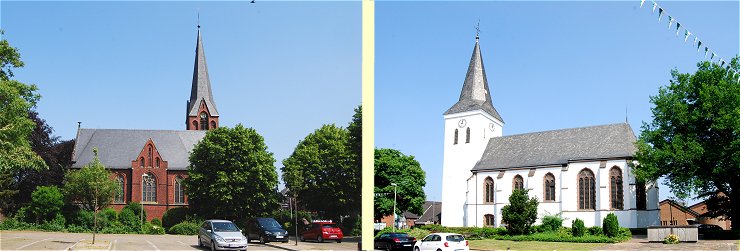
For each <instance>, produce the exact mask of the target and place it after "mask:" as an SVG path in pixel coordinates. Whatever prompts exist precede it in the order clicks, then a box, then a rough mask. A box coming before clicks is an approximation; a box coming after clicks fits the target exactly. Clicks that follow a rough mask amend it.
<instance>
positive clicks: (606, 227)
mask: <svg viewBox="0 0 740 251" xmlns="http://www.w3.org/2000/svg"><path fill="white" fill-rule="evenodd" d="M601 225H602V226H603V228H602V230H603V231H604V235H606V236H608V237H614V236H617V235H618V234H619V220H618V219H617V215H615V214H614V213H609V214H607V215H606V218H604V222H602V224H601Z"/></svg>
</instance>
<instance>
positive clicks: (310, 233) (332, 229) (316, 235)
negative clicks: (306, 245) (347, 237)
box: [300, 222, 344, 243]
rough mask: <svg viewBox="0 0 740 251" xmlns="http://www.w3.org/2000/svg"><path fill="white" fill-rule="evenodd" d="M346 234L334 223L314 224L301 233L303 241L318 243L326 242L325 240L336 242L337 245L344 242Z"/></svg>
mask: <svg viewBox="0 0 740 251" xmlns="http://www.w3.org/2000/svg"><path fill="white" fill-rule="evenodd" d="M342 238H344V234H342V230H341V229H339V226H337V224H335V223H333V222H314V223H311V226H309V227H308V229H307V230H306V231H303V233H301V236H300V239H301V241H306V240H316V241H318V242H324V240H336V241H337V243H340V242H342Z"/></svg>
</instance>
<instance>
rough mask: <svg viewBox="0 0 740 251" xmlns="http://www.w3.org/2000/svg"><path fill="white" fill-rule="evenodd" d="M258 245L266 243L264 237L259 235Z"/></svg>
mask: <svg viewBox="0 0 740 251" xmlns="http://www.w3.org/2000/svg"><path fill="white" fill-rule="evenodd" d="M260 243H261V244H265V243H267V241H266V240H265V236H264V235H260Z"/></svg>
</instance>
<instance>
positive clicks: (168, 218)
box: [162, 207, 189, 229]
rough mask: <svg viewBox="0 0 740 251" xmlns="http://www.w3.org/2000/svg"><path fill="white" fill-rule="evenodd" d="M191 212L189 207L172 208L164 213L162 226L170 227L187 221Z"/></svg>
mask: <svg viewBox="0 0 740 251" xmlns="http://www.w3.org/2000/svg"><path fill="white" fill-rule="evenodd" d="M188 214H189V210H188V208H187V207H176V208H170V209H168V210H167V211H165V212H164V214H163V215H162V227H164V228H165V229H169V228H171V227H172V226H174V225H175V224H177V223H180V222H183V221H185V217H186V216H187V215H188Z"/></svg>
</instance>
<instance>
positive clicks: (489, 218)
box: [483, 214, 496, 226]
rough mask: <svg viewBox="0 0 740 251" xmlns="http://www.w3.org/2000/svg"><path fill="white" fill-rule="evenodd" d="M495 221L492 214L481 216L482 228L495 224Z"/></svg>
mask: <svg viewBox="0 0 740 251" xmlns="http://www.w3.org/2000/svg"><path fill="white" fill-rule="evenodd" d="M495 222H496V221H495V219H494V217H493V214H486V215H484V216H483V225H484V226H493V224H494V223H495Z"/></svg>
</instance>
